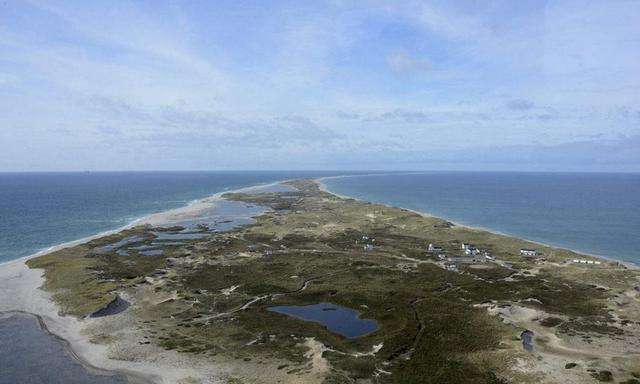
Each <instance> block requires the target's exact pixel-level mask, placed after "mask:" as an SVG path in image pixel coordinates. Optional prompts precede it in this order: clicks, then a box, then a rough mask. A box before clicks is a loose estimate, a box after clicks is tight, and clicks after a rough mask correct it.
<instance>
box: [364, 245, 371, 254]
mask: <svg viewBox="0 0 640 384" xmlns="http://www.w3.org/2000/svg"><path fill="white" fill-rule="evenodd" d="M364 251H365V252H370V251H373V244H365V245H364Z"/></svg>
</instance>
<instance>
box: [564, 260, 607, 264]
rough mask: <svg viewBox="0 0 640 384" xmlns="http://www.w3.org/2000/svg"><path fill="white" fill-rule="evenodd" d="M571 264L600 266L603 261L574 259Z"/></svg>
mask: <svg viewBox="0 0 640 384" xmlns="http://www.w3.org/2000/svg"><path fill="white" fill-rule="evenodd" d="M571 262H572V263H573V264H586V265H600V264H602V262H601V261H597V260H587V259H572V260H571Z"/></svg>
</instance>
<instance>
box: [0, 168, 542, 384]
mask: <svg viewBox="0 0 640 384" xmlns="http://www.w3.org/2000/svg"><path fill="white" fill-rule="evenodd" d="M322 180H323V178H320V179H317V180H316V181H317V183H318V184H319V186H320V189H321V190H323V191H326V192H328V193H331V194H333V195H336V196H339V197H342V198H345V199H352V198H351V197H349V196H340V195H339V194H336V193H333V192H331V191H328V190H327V187H326V185H324V184H323V183H322ZM278 184H280V182H277V183H271V184H267V185H261V186H255V187H248V188H242V189H240V190H236V191H228V192H250V191H255V190H259V189H260V188H265V187H269V186H276V185H278ZM224 193H227V192H224ZM222 194H223V193H219V194H216V195H213V196H210V197H207V198H204V199H201V200H198V201H195V202H193V203H191V204H189V205H187V206H185V207H181V208H177V209H173V210H170V211H166V212H160V213H156V214H153V215H149V216H146V217H144V218H141V219H138V220H136V221H134V222H132V223H131V224H129V225H127V226H126V227H124V228H120V229H117V230H113V231H109V232H105V233H101V234H98V235H95V236H91V237H89V238H85V239H81V240H77V241H73V242H70V243H66V244H62V245H59V246H56V247H52V248H50V249H48V250H45V251H42V252H39V253H37V254H35V255H32V256H29V257H25V258H22V259H17V260H13V261H10V262H7V263H4V264H0V296H1V297H3V300H2V301H0V312H3V313H7V312H24V313H29V314H33V315H35V316H37V317H38V318H39V319H40V320H41V323H42V324H43V326H45V327H46V329H47V331H48V332H51V333H52V334H54V335H56V336H57V337H59V338H61V339H63V340H65V341H66V342H67V343H68V348H69V350H70V351H71V353H72V355H73V356H74V358H76V359H77V360H78V361H80V362H81V363H82V364H83V365H85V366H86V367H89V368H92V369H96V370H105V371H111V372H118V373H122V374H124V375H125V376H126V377H127V378H128V379H129V380H130V382H132V383H200V382H201V383H221V382H227V380H228V379H229V378H231V377H234V375H235V374H236V373H240V372H242V375H243V377H253V378H254V379H256V380H258V379H259V378H260V377H273V378H280V379H281V382H285V383H286V382H296V381H295V378H292V377H287V376H286V375H284V373H283V372H282V371H279V370H276V369H275V366H273V365H262V366H259V365H257V364H255V363H249V362H243V361H237V360H230V359H228V358H222V357H221V358H216V359H214V361H213V362H212V360H211V358H201V357H197V356H194V355H189V354H184V353H178V352H175V351H170V350H166V349H164V348H162V347H160V346H157V345H155V344H153V343H151V344H150V343H144V342H143V341H144V340H145V335H144V334H143V333H142V332H141V331H140V330H139V327H138V321H139V320H138V319H136V317H135V311H136V303H139V302H144V301H145V300H150V298H151V297H152V294H151V289H152V287H148V288H144V289H140V290H138V291H137V292H136V293H135V296H128V295H129V294H130V293H129V292H119V294H120V295H121V296H123V297H124V298H125V299H127V301H129V302H131V303H132V308H131V310H128V311H125V312H123V313H120V314H117V315H114V316H107V317H101V318H84V319H81V320H79V319H76V318H74V317H72V316H61V315H60V314H59V309H58V308H57V307H56V305H55V304H54V303H53V301H52V299H51V296H50V294H49V293H47V292H45V291H43V290H42V289H39V288H40V287H41V286H42V285H43V283H44V278H43V271H42V270H40V269H30V268H29V267H28V266H27V265H26V261H27V260H29V259H30V258H33V257H37V256H41V255H43V254H46V253H48V252H54V251H56V250H59V249H62V248H65V247H71V246H75V245H78V244H81V243H83V242H87V241H90V240H92V239H96V238H99V237H102V236H106V235H108V234H112V233H116V232H118V231H121V230H122V229H125V228H129V227H132V226H135V225H143V224H149V225H152V226H162V225H165V226H170V225H174V224H176V223H179V222H182V221H184V220H190V219H195V218H198V217H201V216H202V215H211V214H212V213H215V209H216V206H217V205H216V204H218V202H219V201H220V199H221V196H222ZM416 213H417V214H419V215H422V216H429V217H433V216H432V215H429V214H427V213H424V212H416ZM462 227H464V228H467V229H472V230H484V229H479V228H471V227H466V226H462ZM493 233H495V232H493ZM167 299H169V298H168V297H167ZM503 317H504V318H507V316H503ZM540 331H542V329H540ZM540 333H542V332H540Z"/></svg>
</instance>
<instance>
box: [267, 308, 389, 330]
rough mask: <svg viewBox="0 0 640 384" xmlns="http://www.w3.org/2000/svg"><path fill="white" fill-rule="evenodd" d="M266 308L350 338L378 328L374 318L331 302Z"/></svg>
mask: <svg viewBox="0 0 640 384" xmlns="http://www.w3.org/2000/svg"><path fill="white" fill-rule="evenodd" d="M268 310H269V311H271V312H277V313H282V314H284V315H288V316H293V317H295V318H296V319H300V320H304V321H313V322H314V323H319V324H322V325H324V326H325V327H327V329H328V330H330V331H331V332H334V333H337V334H339V335H342V336H344V337H347V338H350V339H352V338H356V337H361V336H364V335H368V334H369V333H372V332H374V331H376V330H377V329H378V323H377V322H376V321H375V320H370V319H361V318H360V313H359V312H358V311H356V310H354V309H351V308H347V307H343V306H340V305H337V304H332V303H318V304H312V305H302V306H296V305H290V306H277V307H270V308H268Z"/></svg>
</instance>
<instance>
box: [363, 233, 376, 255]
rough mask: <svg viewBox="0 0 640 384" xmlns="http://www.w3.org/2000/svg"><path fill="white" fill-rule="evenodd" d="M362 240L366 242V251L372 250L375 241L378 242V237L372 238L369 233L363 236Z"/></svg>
mask: <svg viewBox="0 0 640 384" xmlns="http://www.w3.org/2000/svg"><path fill="white" fill-rule="evenodd" d="M362 242H363V243H364V246H363V248H364V251H365V252H371V251H373V243H375V242H376V239H373V238H370V237H369V236H367V235H364V236H362Z"/></svg>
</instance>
